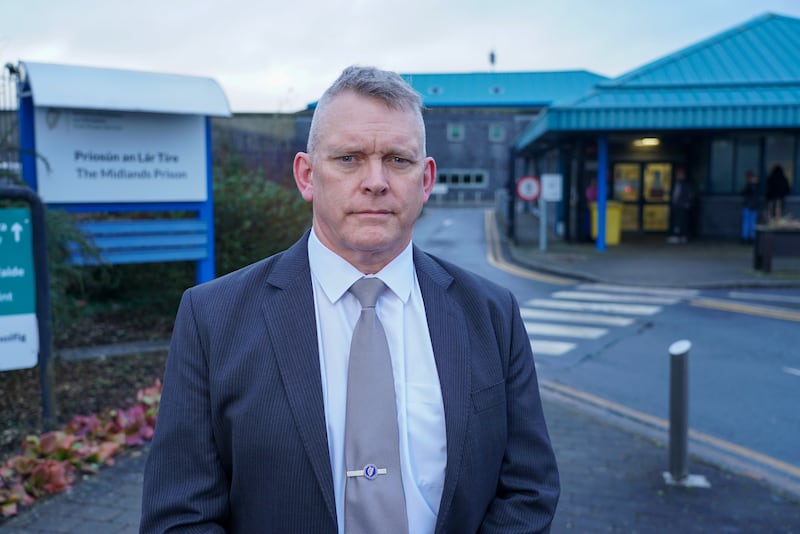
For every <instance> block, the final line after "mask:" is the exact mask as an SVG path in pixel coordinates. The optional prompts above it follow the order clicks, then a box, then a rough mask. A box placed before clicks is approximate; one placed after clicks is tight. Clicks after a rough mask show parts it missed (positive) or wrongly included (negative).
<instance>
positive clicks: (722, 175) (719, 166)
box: [709, 139, 734, 193]
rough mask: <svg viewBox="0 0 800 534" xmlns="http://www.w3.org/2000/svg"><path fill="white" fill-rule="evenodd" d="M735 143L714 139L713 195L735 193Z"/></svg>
mask: <svg viewBox="0 0 800 534" xmlns="http://www.w3.org/2000/svg"><path fill="white" fill-rule="evenodd" d="M733 172H734V171H733V141H732V140H730V139H714V140H713V141H712V142H711V183H710V184H709V185H710V189H711V190H710V192H711V193H732V192H733Z"/></svg>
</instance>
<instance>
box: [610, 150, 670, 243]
mask: <svg viewBox="0 0 800 534" xmlns="http://www.w3.org/2000/svg"><path fill="white" fill-rule="evenodd" d="M613 175H614V200H617V201H619V202H621V203H622V214H621V221H620V229H621V230H622V231H623V232H666V231H667V230H669V205H670V204H669V200H670V194H671V192H672V164H671V163H665V162H653V163H615V164H614V167H613Z"/></svg>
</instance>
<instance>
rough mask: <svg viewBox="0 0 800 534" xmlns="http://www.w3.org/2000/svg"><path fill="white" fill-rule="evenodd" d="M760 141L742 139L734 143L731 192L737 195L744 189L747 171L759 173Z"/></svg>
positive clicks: (757, 139)
mask: <svg viewBox="0 0 800 534" xmlns="http://www.w3.org/2000/svg"><path fill="white" fill-rule="evenodd" d="M760 155H761V139H760V138H758V137H742V138H740V139H737V141H736V166H735V170H734V172H733V185H732V187H733V190H732V191H728V192H730V193H738V192H739V191H741V190H742V189H743V188H744V175H745V173H746V172H747V171H749V170H752V171H755V172H756V174H758V172H759V170H758V169H759V167H760V165H761V162H760V161H759V156H760Z"/></svg>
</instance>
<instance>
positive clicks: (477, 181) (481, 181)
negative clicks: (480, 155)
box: [436, 169, 489, 189]
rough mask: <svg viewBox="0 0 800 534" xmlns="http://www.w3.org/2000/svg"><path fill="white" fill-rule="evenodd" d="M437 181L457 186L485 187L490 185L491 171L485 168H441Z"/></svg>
mask: <svg viewBox="0 0 800 534" xmlns="http://www.w3.org/2000/svg"><path fill="white" fill-rule="evenodd" d="M436 181H437V182H438V183H440V184H446V185H449V186H455V187H463V188H473V189H474V188H485V187H487V186H488V185H489V173H488V172H486V171H485V170H483V169H440V170H439V175H438V176H437V178H436Z"/></svg>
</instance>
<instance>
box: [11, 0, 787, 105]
mask: <svg viewBox="0 0 800 534" xmlns="http://www.w3.org/2000/svg"><path fill="white" fill-rule="evenodd" d="M765 12H773V13H778V14H782V15H789V16H793V17H798V18H800V0H666V1H658V2H657V1H650V0H484V1H478V0H449V1H436V0H399V1H393V2H389V1H379V0H372V1H370V0H345V1H336V0H332V1H326V0H314V1H306V0H281V1H275V0H262V1H259V0H225V1H224V2H223V1H211V0H0V17H2V21H3V23H2V25H0V61H2V64H5V63H8V62H11V63H17V62H18V61H38V62H49V63H65V64H74V65H84V66H93V67H112V68H122V69H133V70H146V71H154V72H165V73H174V74H189V75H196V76H206V77H210V78H213V79H215V80H216V81H217V82H218V83H219V84H220V85H221V86H222V88H223V90H224V91H225V94H226V95H227V97H228V101H229V102H230V105H231V109H232V110H233V111H234V112H246V111H259V112H270V111H284V112H288V111H297V110H300V109H303V108H305V107H306V105H307V104H308V103H309V102H312V101H315V100H316V99H317V98H318V97H319V95H320V94H321V92H322V91H323V90H324V89H325V87H327V86H328V85H329V84H330V83H331V82H332V81H333V80H334V79H335V78H336V76H337V75H338V74H339V72H341V70H342V69H343V68H344V67H346V66H347V65H350V64H361V65H375V66H379V67H382V68H387V69H392V70H396V71H399V72H402V73H412V72H478V71H488V70H491V66H490V64H489V52H490V51H492V50H494V52H495V54H496V64H495V67H494V69H495V70H497V71H546V70H569V69H586V70H589V71H593V72H596V73H598V74H603V75H605V76H610V77H614V76H618V75H620V74H623V73H625V72H627V71H629V70H632V69H634V68H636V67H639V66H641V65H643V64H645V63H649V62H650V61H652V60H655V59H658V58H659V57H661V56H664V55H666V54H669V53H672V52H674V51H676V50H679V49H681V48H683V47H685V46H688V45H690V44H694V43H696V42H697V41H700V40H702V39H705V38H707V37H710V36H712V35H714V34H716V33H719V32H721V31H723V30H727V29H729V28H731V27H733V26H737V25H739V24H741V23H743V22H746V21H748V20H750V19H752V18H753V17H756V16H758V15H761V14H763V13H765Z"/></svg>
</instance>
